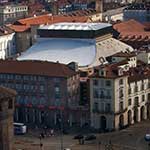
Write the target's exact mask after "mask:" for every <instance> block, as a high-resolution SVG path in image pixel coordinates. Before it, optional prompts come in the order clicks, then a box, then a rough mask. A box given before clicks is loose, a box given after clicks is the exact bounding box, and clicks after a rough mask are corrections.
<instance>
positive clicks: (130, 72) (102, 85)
mask: <svg viewBox="0 0 150 150" xmlns="http://www.w3.org/2000/svg"><path fill="white" fill-rule="evenodd" d="M149 54H150V51H149V50H143V51H139V52H138V54H135V53H123V52H120V53H116V54H114V55H112V56H111V57H109V58H108V59H109V63H108V64H106V65H101V66H98V67H96V68H95V73H94V74H93V75H92V76H91V78H90V102H91V106H90V107H91V108H90V111H91V126H92V127H93V128H96V129H101V130H114V129H122V128H124V127H126V126H128V125H131V124H134V123H136V122H140V121H142V120H145V119H147V118H149V117H150V115H149V114H150V105H149V101H150V67H149V61H148V59H149ZM147 56H148V57H147ZM143 60H144V62H145V63H144V62H143Z"/></svg>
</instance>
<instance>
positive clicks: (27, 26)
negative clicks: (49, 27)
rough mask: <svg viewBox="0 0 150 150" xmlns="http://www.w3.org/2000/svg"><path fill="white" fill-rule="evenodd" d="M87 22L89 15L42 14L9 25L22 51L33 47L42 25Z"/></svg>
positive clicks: (19, 51) (18, 51)
mask: <svg viewBox="0 0 150 150" xmlns="http://www.w3.org/2000/svg"><path fill="white" fill-rule="evenodd" d="M63 21H66V22H87V21H89V19H88V17H69V16H51V15H50V14H47V15H40V16H34V17H29V18H25V19H19V20H17V21H16V22H15V23H14V24H11V25H7V26H8V27H9V28H10V29H12V30H13V31H14V32H15V33H16V35H15V38H16V51H17V53H21V52H23V51H26V50H27V49H28V48H29V47H31V46H32V45H33V44H34V43H35V42H36V40H37V29H38V27H39V26H40V25H45V24H53V23H58V22H63Z"/></svg>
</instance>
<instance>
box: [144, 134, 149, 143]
mask: <svg viewBox="0 0 150 150" xmlns="http://www.w3.org/2000/svg"><path fill="white" fill-rule="evenodd" d="M144 138H145V141H148V142H149V141H150V134H149V133H148V134H146V135H145V137H144Z"/></svg>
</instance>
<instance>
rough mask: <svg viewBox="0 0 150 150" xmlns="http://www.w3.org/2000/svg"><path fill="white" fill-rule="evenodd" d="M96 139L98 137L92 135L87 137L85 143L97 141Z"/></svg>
mask: <svg viewBox="0 0 150 150" xmlns="http://www.w3.org/2000/svg"><path fill="white" fill-rule="evenodd" d="M95 139H96V136H95V135H93V134H91V135H87V136H86V137H85V141H91V140H95Z"/></svg>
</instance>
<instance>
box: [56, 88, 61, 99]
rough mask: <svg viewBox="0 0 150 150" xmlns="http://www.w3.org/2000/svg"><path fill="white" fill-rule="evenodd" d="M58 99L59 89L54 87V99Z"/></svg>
mask: <svg viewBox="0 0 150 150" xmlns="http://www.w3.org/2000/svg"><path fill="white" fill-rule="evenodd" d="M59 98H60V87H57V86H56V87H55V99H59Z"/></svg>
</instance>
